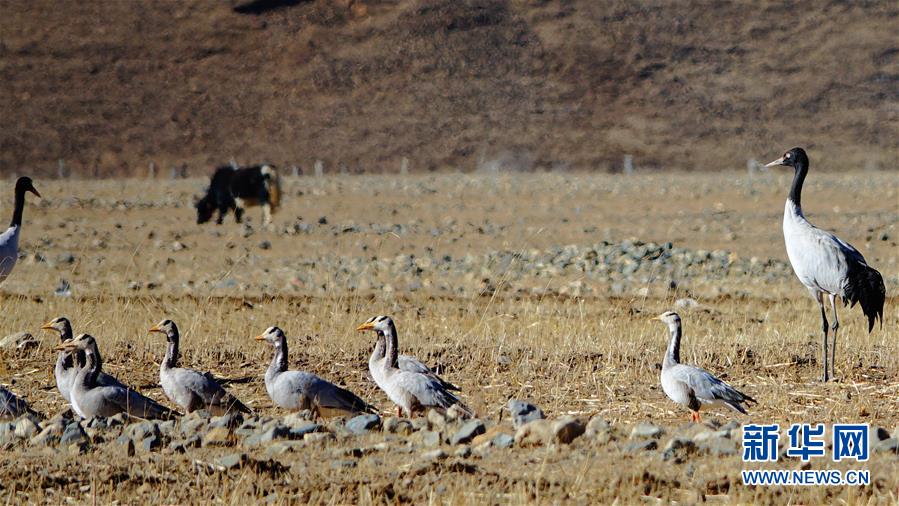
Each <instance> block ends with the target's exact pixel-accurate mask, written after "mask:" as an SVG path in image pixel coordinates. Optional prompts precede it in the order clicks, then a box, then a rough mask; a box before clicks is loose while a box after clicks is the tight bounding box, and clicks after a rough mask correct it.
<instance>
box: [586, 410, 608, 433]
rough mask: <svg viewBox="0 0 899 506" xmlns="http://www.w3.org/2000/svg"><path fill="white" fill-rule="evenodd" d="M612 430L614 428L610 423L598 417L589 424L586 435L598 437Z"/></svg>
mask: <svg viewBox="0 0 899 506" xmlns="http://www.w3.org/2000/svg"><path fill="white" fill-rule="evenodd" d="M610 430H612V426H611V425H609V422H607V421H605V419H603V418H602V417H600V416H599V415H597V416H594V417H593V418H591V419H590V421H589V422H587V428H586V430H585V433H586V435H587V436H588V437H596V436H597V435H599V434H601V433H603V432H608V431H610Z"/></svg>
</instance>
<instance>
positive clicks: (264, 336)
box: [255, 327, 287, 346]
mask: <svg viewBox="0 0 899 506" xmlns="http://www.w3.org/2000/svg"><path fill="white" fill-rule="evenodd" d="M255 339H256V340H257V341H265V342H267V343H268V344H270V345H272V346H280V345H281V340H282V339H287V336H285V335H284V331H283V330H281V329H280V328H278V327H269V328H267V329H265V332H263V333H261V334H259V335H258V336H256V337H255Z"/></svg>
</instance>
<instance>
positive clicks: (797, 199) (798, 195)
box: [789, 160, 808, 209]
mask: <svg viewBox="0 0 899 506" xmlns="http://www.w3.org/2000/svg"><path fill="white" fill-rule="evenodd" d="M793 169H794V170H795V172H794V174H793V185H792V186H790V196H789V199H790V200H791V201H792V202H793V204H795V205H796V207H798V208H800V209H802V202H801V199H802V183H803V182H805V176H806V174H808V162H807V161H805V160H796V163H794V164H793Z"/></svg>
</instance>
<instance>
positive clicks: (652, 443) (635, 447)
mask: <svg viewBox="0 0 899 506" xmlns="http://www.w3.org/2000/svg"><path fill="white" fill-rule="evenodd" d="M658 447H659V444H658V443H657V442H656V440H655V439H644V440H642V441H634V442H632V443H628V444H626V445H624V448H622V450H623V451H624V452H625V453H639V452H645V451H652V450H655V449H656V448H658Z"/></svg>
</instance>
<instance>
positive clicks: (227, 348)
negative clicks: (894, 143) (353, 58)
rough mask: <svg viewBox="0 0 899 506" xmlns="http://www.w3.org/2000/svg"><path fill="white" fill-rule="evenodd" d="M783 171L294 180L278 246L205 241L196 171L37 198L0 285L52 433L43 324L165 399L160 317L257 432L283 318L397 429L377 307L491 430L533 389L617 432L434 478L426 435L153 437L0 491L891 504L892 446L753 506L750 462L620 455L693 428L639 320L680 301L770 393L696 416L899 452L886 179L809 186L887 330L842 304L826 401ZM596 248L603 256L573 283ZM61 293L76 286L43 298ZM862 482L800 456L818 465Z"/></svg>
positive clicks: (894, 264) (317, 364) (696, 355)
mask: <svg viewBox="0 0 899 506" xmlns="http://www.w3.org/2000/svg"><path fill="white" fill-rule="evenodd" d="M790 176H791V174H786V173H776V172H772V173H769V174H762V175H759V176H756V177H755V178H754V179H752V180H750V179H749V178H748V177H747V176H746V175H745V174H742V173H739V174H738V173H718V174H666V175H655V174H653V175H635V176H632V177H622V176H617V177H616V176H611V175H583V174H581V175H560V174H533V175H525V176H520V175H516V176H510V175H499V176H486V175H459V174H444V175H439V176H408V177H392V176H390V177H388V176H346V177H326V178H299V179H296V178H284V183H285V187H286V196H285V206H284V207H283V208H282V209H281V210H280V211H279V212H278V213H277V214H275V219H274V225H273V226H272V227H271V228H270V229H264V228H262V227H261V226H259V223H260V216H261V213H260V211H259V210H258V209H250V210H249V211H248V213H247V216H248V217H249V225H248V226H242V225H237V224H235V223H234V222H233V218H232V217H230V216H229V218H228V219H226V222H225V224H224V225H221V226H215V225H206V226H198V225H196V224H195V223H194V221H195V214H194V211H193V208H192V207H191V205H192V198H193V195H194V194H196V193H198V192H199V191H200V190H201V188H202V186H203V184H204V183H205V182H204V181H202V180H199V179H192V180H179V181H168V180H165V181H163V180H158V181H147V180H138V179H134V180H115V181H105V182H94V181H81V180H73V181H64V182H61V181H40V180H39V181H36V182H35V185H36V187H37V188H38V189H39V190H40V191H41V193H42V194H43V195H44V199H43V200H40V201H38V200H36V199H31V200H29V204H28V206H27V207H26V209H25V225H24V230H23V235H22V242H21V245H20V248H21V250H22V251H23V253H22V257H21V258H20V261H19V264H18V265H17V267H16V269H15V271H14V272H13V274H12V275H11V276H10V278H9V279H8V280H7V281H6V282H5V283H4V284H3V286H2V288H0V291H2V295H0V297H2V298H0V303H2V305H3V310H4V317H3V319H2V321H0V337H2V336H5V335H8V334H12V333H15V332H20V331H29V332H32V333H33V334H35V336H36V337H37V338H38V339H39V340H40V341H41V344H40V346H38V347H35V348H32V349H29V350H27V351H22V352H16V351H13V350H5V351H2V353H4V355H3V362H2V363H0V383H2V384H4V385H7V386H9V387H10V388H11V389H12V390H14V391H15V392H17V393H20V394H22V395H24V396H25V397H26V398H27V400H28V401H29V403H30V404H31V405H32V406H33V407H34V408H35V409H36V410H37V411H39V412H41V413H44V414H46V415H47V416H48V417H50V416H53V415H54V414H55V413H58V412H60V411H62V410H64V409H65V408H66V406H65V405H64V403H63V401H62V398H61V397H60V396H59V394H58V392H57V391H56V389H55V386H54V381H53V375H52V367H53V363H54V361H55V352H54V351H53V346H54V345H55V342H56V341H55V339H56V336H55V335H49V334H47V333H46V332H43V331H40V330H39V329H40V326H41V324H42V323H44V322H45V321H47V320H49V319H51V318H53V317H56V316H60V315H66V316H68V317H69V318H70V319H71V320H72V322H73V324H74V327H75V332H76V333H80V332H88V333H91V334H92V335H94V336H96V337H97V339H98V341H99V342H100V346H101V350H102V352H103V353H104V357H103V358H104V368H105V370H107V371H108V372H111V373H113V374H115V375H117V376H118V377H119V378H120V379H122V380H123V381H125V382H126V383H129V384H133V385H135V386H137V387H139V388H140V389H141V390H142V392H143V393H144V394H146V395H149V396H150V397H153V398H154V399H157V400H159V401H161V402H164V403H166V404H169V403H168V400H167V399H165V397H164V394H163V392H162V390H161V389H160V387H159V386H158V364H159V362H160V360H161V359H162V357H163V355H164V351H165V346H164V341H163V339H162V338H160V337H159V336H158V335H156V334H154V335H148V334H147V329H149V328H150V327H151V326H152V325H153V324H154V323H156V322H158V321H159V320H161V319H163V318H171V319H173V320H174V321H175V322H177V323H178V324H179V326H180V327H181V329H182V336H183V337H182V349H183V354H184V357H183V363H184V364H187V365H189V366H191V367H196V368H198V369H201V370H209V371H212V372H214V373H215V374H216V375H217V376H219V377H222V378H226V379H228V380H230V383H229V384H228V388H229V389H230V390H231V391H233V392H234V393H235V394H236V395H237V396H238V397H239V398H241V399H242V400H243V401H245V402H246V403H247V404H248V405H250V406H251V407H252V408H253V409H254V410H256V411H257V412H258V413H260V414H262V415H266V416H281V415H283V413H282V412H280V411H279V410H277V409H275V408H273V407H272V405H271V402H270V401H269V399H268V397H267V395H266V393H265V387H264V384H263V378H262V375H263V372H264V369H265V367H266V366H267V364H268V361H269V359H270V350H269V348H267V347H266V346H263V345H262V344H259V343H257V342H256V341H254V340H253V339H252V338H253V336H255V335H257V334H259V333H260V332H261V331H263V330H264V329H265V328H266V327H268V326H270V325H279V326H281V327H282V328H283V329H284V330H285V332H286V333H287V335H288V337H289V339H290V345H291V355H292V356H291V358H290V366H291V368H294V369H305V370H309V371H313V372H315V373H318V374H320V375H322V376H323V377H325V378H328V379H330V380H332V381H334V382H337V383H339V384H342V385H345V386H346V387H347V388H349V389H351V390H353V391H354V392H356V393H357V394H359V395H360V396H361V397H363V398H364V399H366V400H368V401H369V402H371V403H373V404H374V405H376V406H377V407H378V408H380V409H381V410H382V412H383V413H384V414H385V416H386V414H387V413H389V412H391V411H392V409H393V406H392V405H391V403H390V402H389V400H388V399H387V398H386V396H385V395H383V394H382V393H381V392H380V391H379V390H378V389H377V387H376V386H375V385H374V383H373V382H372V381H371V380H370V379H369V378H368V375H367V359H368V354H369V353H370V350H371V347H372V345H373V341H372V339H371V337H372V336H370V335H368V334H358V333H356V332H355V331H354V329H355V327H356V326H357V325H358V324H359V323H361V322H363V321H365V320H366V319H367V318H369V317H370V316H373V315H376V314H389V315H392V316H393V317H394V319H395V320H396V322H397V326H398V330H399V343H400V347H401V349H402V350H403V351H404V352H405V353H409V354H414V355H416V356H418V357H419V358H421V359H422V360H423V361H425V362H427V363H428V364H430V365H440V366H441V368H442V370H443V375H444V377H445V378H447V379H448V380H450V381H452V382H454V383H456V384H458V385H460V386H461V387H462V388H463V392H462V397H463V399H464V400H465V402H466V403H468V405H469V406H471V407H472V408H473V409H474V410H475V411H476V412H477V415H478V416H479V417H480V418H481V419H484V420H487V421H489V423H490V424H495V425H496V426H497V427H500V428H504V427H507V428H508V430H509V431H512V429H511V422H510V421H509V420H508V418H509V417H508V413H507V412H504V406H505V405H506V403H507V402H508V400H509V399H510V398H521V399H526V400H529V401H531V402H533V403H535V404H536V405H538V406H540V407H541V408H542V409H543V411H544V412H545V413H546V415H547V417H548V418H551V419H552V418H556V417H558V416H561V415H565V414H571V415H574V416H576V417H578V418H579V419H581V420H583V421H584V422H586V421H587V420H589V419H591V418H592V417H594V416H599V417H601V418H603V419H605V420H606V421H608V422H609V423H610V424H611V425H612V427H613V431H612V437H611V438H610V439H609V440H599V439H596V438H590V437H587V436H583V437H581V438H578V439H576V440H575V441H574V442H573V443H572V444H571V445H558V446H556V445H553V446H547V447H536V448H518V447H513V448H509V449H498V448H497V449H493V450H491V451H489V452H483V453H477V454H472V455H470V456H462V455H457V454H456V448H453V447H450V446H444V449H445V451H446V452H447V453H448V454H449V456H448V457H447V458H446V459H443V460H428V459H425V458H423V457H422V454H423V453H424V452H425V451H426V450H431V448H422V447H420V446H417V445H416V444H414V443H413V442H412V441H414V436H415V435H414V434H413V435H412V436H409V437H408V438H405V439H404V437H403V436H398V435H395V434H383V433H381V432H378V431H375V432H372V433H370V434H368V435H364V436H353V437H350V436H347V435H345V434H343V433H341V432H340V431H338V430H335V431H334V432H335V434H336V436H337V437H336V439H333V440H328V441H322V442H319V443H317V444H312V443H310V444H308V445H306V446H304V447H302V448H300V449H299V450H297V451H294V452H289V453H284V454H281V455H272V454H271V453H270V452H268V451H267V448H266V447H265V446H262V447H258V448H244V449H242V450H241V451H245V452H246V453H247V455H248V458H249V459H250V461H249V462H250V463H249V464H247V465H244V466H242V467H239V468H235V469H227V470H219V469H216V468H215V466H214V465H212V466H210V464H211V463H214V462H215V461H216V459H218V458H220V457H222V456H223V455H225V454H230V453H233V452H234V451H235V449H234V448H206V447H204V448H196V449H191V450H188V451H187V452H186V453H183V454H182V453H177V452H173V451H170V450H169V449H167V448H166V447H165V446H163V447H162V448H161V449H158V450H154V451H152V452H144V451H140V450H139V451H138V452H137V453H136V454H134V455H133V456H130V455H128V454H127V452H125V451H124V450H122V448H121V445H117V444H115V443H114V442H113V441H107V442H105V443H104V442H102V441H100V440H97V441H95V442H94V444H91V445H88V446H87V447H85V448H82V449H80V450H76V451H72V450H71V449H66V448H54V447H42V448H40V447H32V446H29V445H28V444H24V445H23V444H19V445H15V446H14V447H11V448H8V449H7V450H6V451H5V452H4V454H3V459H2V462H0V498H2V500H3V501H4V502H7V503H23V502H30V503H41V502H46V503H63V502H77V503H84V502H92V501H96V502H98V503H104V504H109V503H147V502H153V503H186V502H218V503H229V504H235V503H246V502H247V501H251V502H263V501H269V502H275V503H326V504H345V503H359V504H382V503H397V502H414V503H417V504H423V503H429V504H430V503H446V504H459V503H462V504H494V503H498V504H508V503H511V504H520V503H563V502H573V503H594V504H595V503H612V502H614V501H615V500H616V499H617V500H618V502H619V503H627V504H633V503H638V504H643V503H645V504H654V503H656V502H659V501H677V502H687V503H693V502H702V501H717V502H727V503H733V502H739V503H751V502H757V503H794V504H825V503H841V504H896V503H897V502H899V457H897V456H896V455H895V454H892V455H890V454H882V453H878V454H876V455H875V456H874V457H873V459H872V460H871V461H870V462H869V463H868V464H866V465H865V466H867V467H866V468H868V469H870V470H871V473H872V481H873V484H872V485H871V486H867V487H861V488H851V487H771V488H761V487H760V488H754V487H744V486H743V485H742V482H741V481H740V475H739V472H740V470H741V469H742V468H743V463H742V462H741V460H740V455H739V454H735V455H725V456H716V455H714V454H708V453H698V454H694V455H692V456H688V457H687V458H686V459H685V461H684V462H682V463H674V461H670V460H669V461H665V460H663V459H662V458H661V452H660V451H648V452H637V453H629V452H626V451H624V450H623V448H624V447H625V445H626V444H627V443H628V434H629V428H630V427H631V426H633V425H634V424H636V423H639V422H650V423H653V424H656V425H659V426H662V427H663V428H664V429H665V432H666V434H665V435H663V436H662V439H661V440H660V441H659V448H660V449H661V447H662V446H663V445H664V444H665V442H666V441H667V440H668V439H670V436H671V435H672V434H676V433H679V431H684V430H690V429H689V428H686V429H685V428H684V427H683V425H684V424H685V423H686V421H687V420H688V419H689V413H688V412H686V411H685V410H683V409H681V408H680V407H678V406H676V405H674V404H673V403H671V402H670V401H669V400H668V399H667V398H666V397H665V395H664V393H663V392H662V391H661V388H660V385H659V381H658V375H659V371H660V367H661V366H660V364H661V360H662V354H663V352H664V349H665V345H666V339H667V330H666V329H665V328H664V327H663V325H662V324H660V323H659V322H656V321H652V320H651V317H653V316H656V315H657V314H659V313H661V312H663V311H665V310H667V309H672V308H674V307H675V301H676V300H678V299H685V298H691V299H692V300H694V301H696V303H697V304H696V305H695V306H691V307H685V308H681V309H678V311H679V312H680V313H681V315H682V317H683V319H684V324H685V341H684V344H683V352H682V353H683V358H684V360H685V361H688V362H691V363H695V364H698V365H701V366H703V367H705V368H707V369H709V370H710V371H712V372H713V373H715V374H719V375H720V376H721V377H722V378H723V379H725V380H726V381H728V382H730V383H732V384H733V385H734V386H736V387H738V388H740V389H741V390H743V391H745V392H747V393H749V394H750V395H752V396H754V397H755V398H756V399H758V401H759V404H758V405H757V406H755V407H753V408H752V409H751V411H750V415H749V416H748V417H741V416H736V415H734V414H733V413H729V412H720V411H714V410H713V411H706V412H704V419H705V420H706V421H708V422H712V423H721V424H723V423H726V422H728V421H730V420H736V421H738V422H740V423H747V422H749V421H752V422H761V423H769V422H779V423H780V424H781V425H782V426H783V424H785V423H791V422H822V423H828V424H829V423H832V422H838V421H841V422H865V423H869V424H871V425H872V426H877V427H883V428H885V429H886V430H887V431H889V432H890V433H891V434H892V435H893V436H894V437H895V436H896V435H897V433H899V358H897V357H899V299H897V297H896V294H897V289H899V248H897V242H899V228H897V223H899V179H897V177H896V173H895V172H856V173H848V174H821V173H815V172H814V171H813V172H812V173H811V175H810V176H809V180H808V182H807V184H806V189H805V191H804V193H803V197H804V202H803V203H804V206H805V208H806V212H807V214H808V215H809V218H810V220H811V221H812V222H813V223H815V224H817V225H818V226H820V227H822V228H826V229H829V230H833V231H835V232H836V233H837V234H838V235H840V236H841V237H843V238H844V239H846V240H848V241H849V242H851V243H852V244H854V245H855V246H856V247H857V248H858V249H859V250H860V251H861V252H862V253H863V254H864V255H865V257H866V258H867V259H868V261H869V263H870V264H871V265H873V266H875V267H876V268H878V269H879V270H880V271H881V273H882V274H883V276H884V279H885V282H886V284H887V293H888V299H887V303H886V309H885V314H884V322H883V328H882V329H881V328H876V330H875V331H874V332H873V333H872V334H870V335H868V334H867V333H866V332H865V326H864V319H863V317H862V314H861V311H860V309H859V308H855V309H853V310H848V309H842V311H841V313H840V314H841V323H842V327H841V329H840V340H839V343H838V346H839V349H838V355H837V366H836V372H837V376H838V379H837V381H834V382H832V383H829V384H822V383H820V382H819V381H818V380H817V378H818V376H819V373H820V362H819V351H818V350H819V346H820V333H819V332H820V330H819V329H820V327H819V325H820V323H819V315H818V313H817V310H816V308H815V304H814V302H813V301H812V299H811V298H809V297H808V296H807V295H806V293H805V290H804V289H803V288H802V286H801V285H800V283H799V282H798V280H796V279H795V277H794V276H793V274H792V272H791V271H790V270H789V266H788V264H786V261H787V259H786V253H785V251H784V247H783V238H782V235H781V219H782V212H783V201H784V198H785V196H786V193H787V188H788V186H789V177H790ZM11 195H12V185H11V184H10V183H8V182H4V183H3V185H2V187H0V196H3V197H4V200H3V207H2V210H0V212H2V213H8V212H9V209H10V207H11V198H8V199H7V198H6V197H7V196H8V197H11ZM4 216H5V215H4ZM604 241H605V243H604ZM668 242H671V243H672V245H671V248H673V249H672V250H671V251H674V252H675V253H674V255H673V256H672V258H673V260H672V262H674V263H675V264H676V265H674V267H671V266H670V265H668V266H666V262H665V261H654V262H648V261H642V263H641V262H640V261H639V260H637V264H636V266H634V267H632V264H633V261H632V260H629V259H624V260H619V259H617V258H616V259H612V260H610V259H609V256H608V255H609V253H608V252H609V251H617V250H616V248H619V246H622V247H623V248H624V249H626V251H627V252H632V251H634V250H635V249H640V248H646V247H647V245H650V243H651V245H650V247H649V249H650V250H651V249H652V248H653V247H655V245H665V243H668ZM643 243H646V244H643ZM666 247H667V246H666ZM628 248H629V249H628ZM681 248H682V249H683V250H680V249H681ZM641 251H642V250H641ZM591 252H593V253H595V252H599V254H600V260H599V261H596V262H594V263H593V264H591V265H592V267H590V268H582V267H581V266H582V263H583V261H584V260H583V259H584V258H590V255H592V254H593V253H591ZM603 254H605V255H606V256H605V257H602V255H603ZM628 254H630V253H628ZM613 256H614V255H613ZM691 259H692V260H691ZM696 259H700V260H696ZM703 259H705V260H703ZM709 259H711V260H709ZM63 279H64V280H66V281H67V282H68V283H69V285H70V287H71V295H68V296H66V295H57V294H55V293H54V290H55V289H56V288H57V286H58V285H59V283H60V280H63ZM511 433H514V432H511ZM406 439H408V441H406ZM383 442H386V443H387V445H379V444H380V443H383ZM779 465H780V467H785V468H791V469H793V468H799V467H800V465H801V462H797V461H795V460H788V461H785V462H781V463H780V464H779ZM859 466H861V465H860V464H856V465H855V466H853V465H842V464H834V463H832V462H830V460H829V459H826V460H825V459H820V460H813V461H812V467H813V468H815V469H818V468H831V467H832V468H857V467H859Z"/></svg>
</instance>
